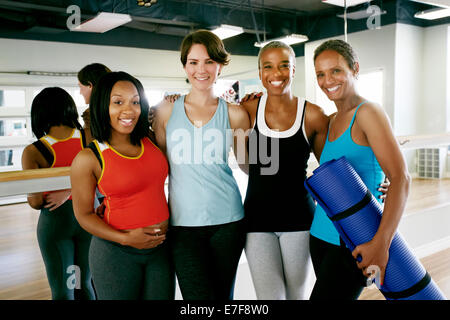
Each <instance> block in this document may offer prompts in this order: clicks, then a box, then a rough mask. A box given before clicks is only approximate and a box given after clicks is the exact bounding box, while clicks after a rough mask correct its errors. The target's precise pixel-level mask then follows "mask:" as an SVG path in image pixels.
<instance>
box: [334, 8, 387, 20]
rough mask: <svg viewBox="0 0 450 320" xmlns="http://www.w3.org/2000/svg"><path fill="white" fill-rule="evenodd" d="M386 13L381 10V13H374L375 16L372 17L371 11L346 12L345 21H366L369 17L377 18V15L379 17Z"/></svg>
mask: <svg viewBox="0 0 450 320" xmlns="http://www.w3.org/2000/svg"><path fill="white" fill-rule="evenodd" d="M386 13H387V11H386V10H383V11H380V12H379V13H378V12H375V15H374V12H373V11H367V10H359V11H353V12H347V19H350V20H360V19H366V18H368V17H371V16H378V15H380V16H381V15H382V14H386ZM336 16H337V17H339V18H344V14H337V15H336Z"/></svg>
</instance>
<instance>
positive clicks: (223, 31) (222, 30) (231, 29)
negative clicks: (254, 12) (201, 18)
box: [211, 24, 244, 40]
mask: <svg viewBox="0 0 450 320" xmlns="http://www.w3.org/2000/svg"><path fill="white" fill-rule="evenodd" d="M211 32H212V33H214V34H216V35H217V36H218V37H219V38H220V39H221V40H223V39H226V38H231V37H234V36H237V35H238V34H241V33H244V29H243V28H242V27H236V26H230V25H228V24H221V25H220V26H219V27H217V28H215V29H214V30H211Z"/></svg>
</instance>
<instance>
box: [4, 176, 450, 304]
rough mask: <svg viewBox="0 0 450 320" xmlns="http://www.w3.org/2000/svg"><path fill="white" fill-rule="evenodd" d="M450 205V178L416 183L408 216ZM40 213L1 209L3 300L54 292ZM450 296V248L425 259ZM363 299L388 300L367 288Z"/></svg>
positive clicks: (41, 297) (37, 297)
mask: <svg viewBox="0 0 450 320" xmlns="http://www.w3.org/2000/svg"><path fill="white" fill-rule="evenodd" d="M446 203H450V179H442V180H420V179H415V180H413V184H412V188H411V193H410V197H409V200H408V204H407V209H406V212H405V215H408V214H414V213H417V212H420V211H423V210H426V209H427V208H430V207H434V206H440V205H445V204H446ZM37 221H38V212H37V211H35V210H33V209H31V208H30V207H29V206H28V205H27V204H26V203H21V204H15V205H7V206H0V300H23V299H24V300H48V299H50V297H51V295H50V289H49V286H48V283H47V279H46V275H45V269H44V263H43V261H42V257H41V255H40V252H39V247H38V244H37V239H36V225H37ZM421 261H422V263H423V265H424V266H425V268H426V269H427V270H428V272H429V273H430V275H431V276H432V278H433V280H434V281H435V282H436V283H437V285H438V286H439V287H440V288H441V290H442V291H443V293H444V294H445V295H446V296H447V297H450V272H449V271H450V248H447V249H445V250H443V251H441V252H438V253H435V254H433V255H430V256H427V257H425V258H423V259H422V260H421ZM360 299H365V300H367V299H370V300H379V299H384V298H383V296H382V295H381V294H380V293H379V291H378V290H376V289H372V288H367V289H365V290H364V292H363V294H362V295H361V297H360Z"/></svg>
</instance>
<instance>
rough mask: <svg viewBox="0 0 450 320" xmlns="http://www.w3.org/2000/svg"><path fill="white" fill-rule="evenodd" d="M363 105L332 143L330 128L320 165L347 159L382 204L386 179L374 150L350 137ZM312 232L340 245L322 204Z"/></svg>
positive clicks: (317, 208) (314, 220)
mask: <svg viewBox="0 0 450 320" xmlns="http://www.w3.org/2000/svg"><path fill="white" fill-rule="evenodd" d="M362 104H364V102H362V103H360V104H359V105H358V106H357V107H356V110H355V113H354V114H353V118H352V121H351V122H350V125H349V127H348V128H347V130H345V132H344V133H343V134H342V135H341V136H340V137H339V138H337V139H336V140H335V141H333V142H331V141H329V140H328V135H329V132H330V129H329V128H328V134H327V140H326V142H325V146H324V148H323V151H322V155H321V156H320V164H322V163H324V162H327V161H329V160H332V159H339V158H340V157H342V156H345V157H346V158H347V160H348V162H349V163H350V164H351V165H352V166H353V168H354V169H355V170H356V172H357V173H358V174H359V175H360V177H361V179H362V180H363V181H364V183H365V184H366V186H367V188H368V189H369V190H370V192H371V193H372V194H373V195H374V196H375V198H376V199H377V200H378V201H379V202H381V199H379V196H380V195H381V192H380V191H378V188H379V185H380V183H382V182H383V181H384V178H385V175H384V173H383V170H382V169H381V167H380V164H379V163H378V161H377V159H376V157H375V154H374V153H373V151H372V148H370V147H369V146H361V145H359V144H356V143H355V142H353V139H352V135H351V131H352V126H353V123H354V121H355V117H356V113H357V112H358V109H359V107H361V105H362ZM310 233H311V235H313V236H314V237H316V238H319V239H321V240H324V241H326V242H329V243H332V244H335V245H339V244H340V239H339V233H338V232H337V230H336V228H335V227H334V225H333V223H332V222H331V220H330V219H329V218H328V216H327V214H326V213H325V211H324V210H323V209H322V207H321V206H320V205H319V204H318V205H317V207H316V211H315V213H314V219H313V222H312V225H311V230H310Z"/></svg>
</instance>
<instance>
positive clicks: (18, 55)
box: [0, 39, 257, 88]
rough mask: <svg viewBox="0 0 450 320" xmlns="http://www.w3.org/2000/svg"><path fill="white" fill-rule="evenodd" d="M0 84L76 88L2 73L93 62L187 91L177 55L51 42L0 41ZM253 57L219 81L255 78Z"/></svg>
mask: <svg viewBox="0 0 450 320" xmlns="http://www.w3.org/2000/svg"><path fill="white" fill-rule="evenodd" d="M0 48H2V49H1V50H0V75H1V76H0V84H4V85H8V84H9V85H21V84H30V83H36V84H40V83H41V82H42V81H43V82H44V83H49V82H54V81H56V82H61V83H64V84H73V85H76V84H77V79H76V77H56V78H55V77H36V76H34V77H33V76H21V75H14V74H5V72H26V71H52V72H75V73H76V72H78V70H80V69H81V68H82V67H84V66H85V65H87V64H90V63H93V62H100V63H103V64H105V65H107V66H108V67H109V68H110V69H112V70H115V71H119V70H121V71H126V72H128V73H130V74H132V75H134V76H135V77H137V78H138V79H139V80H141V81H142V82H143V83H144V84H147V85H149V86H152V87H154V88H186V87H188V85H187V84H186V82H185V73H184V70H183V68H182V65H181V62H180V54H179V52H177V51H168V50H151V49H139V48H125V47H114V46H99V45H87V44H75V43H62V42H50V41H34V40H15V39H0ZM256 62H257V60H256V57H250V56H237V55H236V56H234V55H232V57H231V62H230V64H229V65H228V66H226V67H225V68H224V69H223V72H222V75H221V77H222V78H231V79H236V78H237V77H239V78H241V79H248V78H254V77H257V71H256V69H257V64H256Z"/></svg>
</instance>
